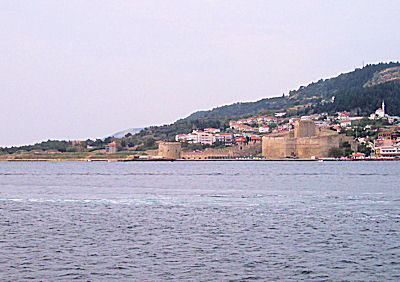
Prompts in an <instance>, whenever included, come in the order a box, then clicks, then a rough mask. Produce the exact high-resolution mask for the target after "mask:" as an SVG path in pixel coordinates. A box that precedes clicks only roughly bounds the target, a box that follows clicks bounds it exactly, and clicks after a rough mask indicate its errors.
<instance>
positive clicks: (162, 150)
mask: <svg viewBox="0 0 400 282" xmlns="http://www.w3.org/2000/svg"><path fill="white" fill-rule="evenodd" d="M158 155H159V156H162V157H164V158H168V159H180V158H181V155H182V149H181V143H179V142H160V144H159V145H158Z"/></svg>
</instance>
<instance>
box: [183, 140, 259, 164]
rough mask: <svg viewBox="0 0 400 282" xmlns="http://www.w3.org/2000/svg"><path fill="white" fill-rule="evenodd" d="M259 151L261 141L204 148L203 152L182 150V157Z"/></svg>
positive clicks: (202, 156) (218, 155)
mask: <svg viewBox="0 0 400 282" xmlns="http://www.w3.org/2000/svg"><path fill="white" fill-rule="evenodd" d="M260 153H261V143H249V144H243V145H236V146H232V147H226V148H218V149H215V148H206V149H205V150H204V151H203V152H182V158H183V159H197V160H198V159H208V158H213V157H239V156H256V155H259V154H260Z"/></svg>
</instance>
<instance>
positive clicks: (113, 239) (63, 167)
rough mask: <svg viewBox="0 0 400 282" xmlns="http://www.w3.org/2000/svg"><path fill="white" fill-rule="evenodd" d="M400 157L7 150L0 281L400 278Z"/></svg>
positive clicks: (1, 188)
mask: <svg viewBox="0 0 400 282" xmlns="http://www.w3.org/2000/svg"><path fill="white" fill-rule="evenodd" d="M399 172H400V162H323V163H321V162H297V161H287V162H264V161H254V162H252V161H246V162H233V161H226V162H222V161H221V162H127V163H123V162H112V163H106V162H2V163H0V279H1V280H28V279H37V280H72V279H78V280H140V281H154V280H168V279H173V280H219V281H226V280H247V279H248V280H253V279H254V280H256V279H259V280H302V279H305V280H374V281H376V280H386V281H387V280H393V281H395V280H399V279H400V239H399V238H400V236H399V234H400V233H399V232H400V175H399Z"/></svg>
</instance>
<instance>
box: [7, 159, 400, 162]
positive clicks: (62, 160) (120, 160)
mask: <svg viewBox="0 0 400 282" xmlns="http://www.w3.org/2000/svg"><path fill="white" fill-rule="evenodd" d="M204 161H208V162H224V161H229V162H232V161H234V162H235V161H236V162H249V161H251V162H276V161H280V162H285V161H290V162H296V161H297V162H349V161H351V162H353V161H356V162H365V161H375V162H376V161H400V159H355V160H335V159H89V160H88V159H0V162H204Z"/></svg>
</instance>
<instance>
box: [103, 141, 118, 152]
mask: <svg viewBox="0 0 400 282" xmlns="http://www.w3.org/2000/svg"><path fill="white" fill-rule="evenodd" d="M105 147H106V153H107V154H114V153H116V152H117V144H116V143H115V141H113V142H111V143H109V144H107V145H105Z"/></svg>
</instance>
